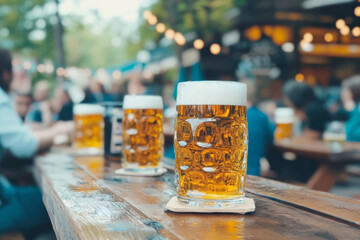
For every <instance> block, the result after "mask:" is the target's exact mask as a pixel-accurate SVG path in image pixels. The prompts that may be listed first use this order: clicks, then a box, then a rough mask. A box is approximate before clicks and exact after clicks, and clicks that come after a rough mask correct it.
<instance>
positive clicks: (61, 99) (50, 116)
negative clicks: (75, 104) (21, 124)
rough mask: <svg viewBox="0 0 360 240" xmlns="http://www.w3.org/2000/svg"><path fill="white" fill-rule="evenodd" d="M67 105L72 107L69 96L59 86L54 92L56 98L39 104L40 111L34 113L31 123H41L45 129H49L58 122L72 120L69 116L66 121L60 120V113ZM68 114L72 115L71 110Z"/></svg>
mask: <svg viewBox="0 0 360 240" xmlns="http://www.w3.org/2000/svg"><path fill="white" fill-rule="evenodd" d="M67 103H70V105H71V106H72V103H71V99H70V96H69V94H68V93H67V92H66V90H65V89H64V88H63V87H62V86H57V87H56V88H55V91H54V97H52V98H51V99H50V100H47V101H43V102H40V103H39V107H38V109H37V110H35V111H34V112H33V113H32V114H33V116H32V119H31V122H33V123H41V124H42V126H43V127H48V126H51V125H52V124H54V123H55V122H56V121H58V120H72V118H70V117H69V116H67V117H65V118H66V119H59V114H60V111H61V110H62V108H63V107H64V105H65V104H67ZM67 108H68V106H67ZM64 114H65V113H63V114H62V115H63V116H62V117H64ZM67 114H68V115H69V114H72V112H71V113H69V110H67Z"/></svg>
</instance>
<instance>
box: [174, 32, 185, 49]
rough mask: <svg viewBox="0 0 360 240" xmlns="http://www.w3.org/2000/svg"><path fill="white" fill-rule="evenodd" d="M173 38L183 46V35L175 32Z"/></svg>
mask: <svg viewBox="0 0 360 240" xmlns="http://www.w3.org/2000/svg"><path fill="white" fill-rule="evenodd" d="M174 40H175V42H176V43H177V44H178V45H180V46H183V45H184V44H185V43H186V39H185V37H184V35H182V34H181V33H180V32H177V33H175V35H174Z"/></svg>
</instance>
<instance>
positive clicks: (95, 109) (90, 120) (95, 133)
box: [74, 104, 104, 154]
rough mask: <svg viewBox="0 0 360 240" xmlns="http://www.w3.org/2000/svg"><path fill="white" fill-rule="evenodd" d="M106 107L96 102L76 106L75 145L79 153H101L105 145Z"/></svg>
mask: <svg viewBox="0 0 360 240" xmlns="http://www.w3.org/2000/svg"><path fill="white" fill-rule="evenodd" d="M103 115H104V108H103V107H102V106H100V105H96V104H77V105H75V106H74V122H75V133H74V147H75V149H76V150H77V152H79V153H84V154H100V153H101V152H102V149H103V145H104V130H103V129H104V120H103Z"/></svg>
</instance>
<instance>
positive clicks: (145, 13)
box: [143, 10, 153, 19]
mask: <svg viewBox="0 0 360 240" xmlns="http://www.w3.org/2000/svg"><path fill="white" fill-rule="evenodd" d="M152 15H153V14H152V13H151V12H150V11H149V10H146V11H144V12H143V17H144V18H145V19H148V18H149V17H150V16H152Z"/></svg>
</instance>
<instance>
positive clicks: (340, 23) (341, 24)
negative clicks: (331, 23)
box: [335, 18, 346, 29]
mask: <svg viewBox="0 0 360 240" xmlns="http://www.w3.org/2000/svg"><path fill="white" fill-rule="evenodd" d="M345 25H346V23H345V20H344V19H341V18H340V19H338V20H337V21H336V23H335V26H336V28H337V29H341V28H342V27H344V26H345Z"/></svg>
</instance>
